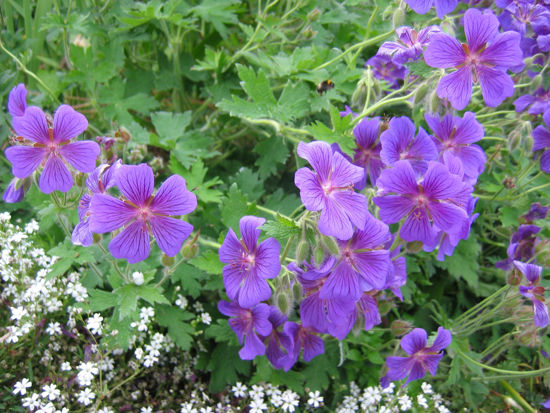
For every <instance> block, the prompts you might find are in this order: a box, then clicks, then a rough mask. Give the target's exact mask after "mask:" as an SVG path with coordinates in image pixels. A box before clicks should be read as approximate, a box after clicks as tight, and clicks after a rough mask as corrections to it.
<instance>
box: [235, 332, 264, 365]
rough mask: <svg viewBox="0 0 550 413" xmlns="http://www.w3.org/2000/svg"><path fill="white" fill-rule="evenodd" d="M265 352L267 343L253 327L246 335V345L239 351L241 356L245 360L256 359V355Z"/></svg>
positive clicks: (261, 354)
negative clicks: (265, 343)
mask: <svg viewBox="0 0 550 413" xmlns="http://www.w3.org/2000/svg"><path fill="white" fill-rule="evenodd" d="M264 354H265V345H264V343H263V341H262V340H260V339H259V338H258V336H257V335H256V333H254V332H253V331H252V330H251V329H250V330H248V331H247V332H246V334H245V337H244V347H243V348H242V349H241V350H240V351H239V356H240V357H241V359H243V360H254V358H255V357H256V356H263V355H264Z"/></svg>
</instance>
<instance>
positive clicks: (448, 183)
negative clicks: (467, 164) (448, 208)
mask: <svg viewBox="0 0 550 413" xmlns="http://www.w3.org/2000/svg"><path fill="white" fill-rule="evenodd" d="M459 182H460V181H459V180H458V179H457V178H456V177H454V176H452V175H451V174H450V173H449V169H448V168H447V167H446V166H445V165H443V164H442V163H439V162H430V163H429V164H428V170H427V171H426V174H425V175H424V180H423V181H422V187H423V188H424V194H426V196H427V197H429V198H430V199H433V200H435V199H449V198H454V197H455V196H456V195H457V194H458V192H459V191H460V189H461V188H462V185H459Z"/></svg>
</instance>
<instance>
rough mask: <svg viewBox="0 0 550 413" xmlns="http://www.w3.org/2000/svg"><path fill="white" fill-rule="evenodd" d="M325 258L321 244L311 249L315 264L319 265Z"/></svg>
mask: <svg viewBox="0 0 550 413" xmlns="http://www.w3.org/2000/svg"><path fill="white" fill-rule="evenodd" d="M324 258H325V250H324V249H323V247H322V246H321V245H317V246H316V247H315V249H314V250H313V259H314V260H315V265H316V266H317V267H320V266H321V264H322V263H323V259H324Z"/></svg>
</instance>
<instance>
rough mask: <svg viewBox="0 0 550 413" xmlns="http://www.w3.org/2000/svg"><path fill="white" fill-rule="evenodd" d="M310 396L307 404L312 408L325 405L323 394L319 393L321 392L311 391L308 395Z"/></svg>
mask: <svg viewBox="0 0 550 413" xmlns="http://www.w3.org/2000/svg"><path fill="white" fill-rule="evenodd" d="M308 396H309V400H308V401H307V404H309V405H310V406H312V407H315V408H317V407H319V406H320V405H321V403H323V400H324V399H323V396H321V393H320V392H319V390H316V391H314V392H312V391H310V392H309V393H308Z"/></svg>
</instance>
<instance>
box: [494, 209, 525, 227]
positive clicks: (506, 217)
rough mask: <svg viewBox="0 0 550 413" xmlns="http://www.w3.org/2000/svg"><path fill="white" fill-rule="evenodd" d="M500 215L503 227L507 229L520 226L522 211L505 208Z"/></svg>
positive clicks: (500, 211)
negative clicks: (519, 220)
mask: <svg viewBox="0 0 550 413" xmlns="http://www.w3.org/2000/svg"><path fill="white" fill-rule="evenodd" d="M499 213H500V222H502V225H504V226H505V227H512V226H516V225H517V224H518V219H519V217H520V215H521V214H522V211H520V210H519V209H517V208H514V207H510V206H505V207H502V208H500V209H499Z"/></svg>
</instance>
